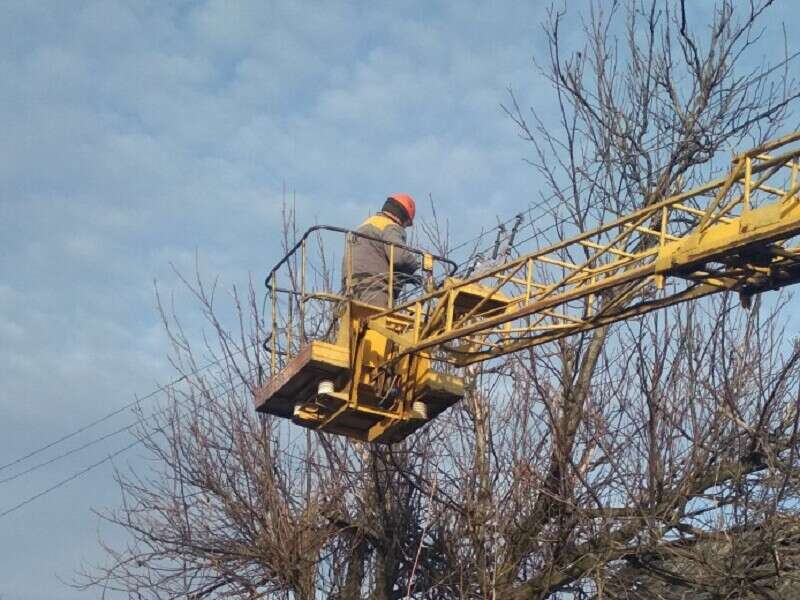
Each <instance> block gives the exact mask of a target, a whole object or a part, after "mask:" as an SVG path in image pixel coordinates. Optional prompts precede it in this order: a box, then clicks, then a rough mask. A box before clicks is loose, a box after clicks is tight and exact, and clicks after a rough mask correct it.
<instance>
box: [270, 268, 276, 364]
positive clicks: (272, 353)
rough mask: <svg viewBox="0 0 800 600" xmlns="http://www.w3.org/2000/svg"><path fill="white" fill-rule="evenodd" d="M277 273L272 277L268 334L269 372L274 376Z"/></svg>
mask: <svg viewBox="0 0 800 600" xmlns="http://www.w3.org/2000/svg"><path fill="white" fill-rule="evenodd" d="M277 280H278V274H277V273H276V274H275V276H274V277H273V278H272V282H271V283H272V294H271V295H272V332H271V335H270V348H271V352H270V357H269V364H270V369H271V371H272V372H271V373H270V376H274V375H275V373H276V372H277V370H278V288H277Z"/></svg>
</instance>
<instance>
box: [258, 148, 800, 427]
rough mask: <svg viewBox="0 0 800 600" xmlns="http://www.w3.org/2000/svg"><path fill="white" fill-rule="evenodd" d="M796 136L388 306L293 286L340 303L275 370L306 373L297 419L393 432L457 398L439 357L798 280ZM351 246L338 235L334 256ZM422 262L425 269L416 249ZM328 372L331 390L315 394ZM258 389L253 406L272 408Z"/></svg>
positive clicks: (465, 356)
mask: <svg viewBox="0 0 800 600" xmlns="http://www.w3.org/2000/svg"><path fill="white" fill-rule="evenodd" d="M798 140H800V132H798V133H795V134H792V135H791V136H786V137H785V138H782V139H781V140H775V141H772V142H768V143H765V144H763V145H762V146H759V147H758V148H754V149H752V150H750V151H747V152H744V153H742V154H740V155H737V156H736V157H734V160H733V161H732V165H731V169H730V172H729V173H728V174H727V175H726V176H724V177H720V178H718V179H715V180H713V181H710V182H708V183H706V184H704V185H701V186H698V187H696V188H694V189H691V190H688V191H685V192H681V193H679V194H675V195H673V196H670V197H667V198H663V199H656V200H655V201H652V202H650V203H649V204H648V205H647V206H646V207H644V208H642V209H640V210H637V211H635V212H633V213H631V214H629V215H624V216H621V217H619V218H617V219H615V220H613V221H612V222H609V223H606V224H604V225H601V226H600V227H597V228H595V229H592V230H587V231H585V232H582V233H580V234H578V235H576V236H574V237H572V238H570V239H566V240H563V241H560V242H558V243H556V244H554V245H552V246H550V247H547V248H542V249H539V250H536V251H534V252H530V253H528V254H524V255H522V256H520V257H519V258H516V259H514V260H509V261H507V262H505V263H503V264H499V265H497V266H494V267H492V268H490V269H488V270H486V271H482V272H480V273H478V274H475V275H473V276H471V277H468V278H465V279H457V278H453V277H446V278H444V279H442V280H441V283H440V284H439V285H438V286H437V287H436V288H435V289H433V291H430V292H427V293H423V294H421V295H418V296H416V297H412V298H411V299H410V300H408V301H407V302H405V303H403V304H399V305H397V306H394V307H390V308H389V309H385V308H382V307H374V306H369V305H365V304H362V303H359V302H356V301H353V300H351V299H349V298H348V297H342V296H339V295H337V294H335V293H332V292H324V291H322V292H308V291H306V290H303V296H302V300H303V301H310V300H311V299H313V298H320V299H321V298H325V299H326V300H331V301H334V300H336V299H339V302H340V303H341V305H342V309H341V310H340V311H339V319H338V325H337V334H336V336H335V339H336V341H335V343H334V344H332V345H329V346H331V347H327V346H320V347H317V346H314V347H313V348H312V350H311V351H309V352H307V353H306V355H308V356H310V357H311V359H308V360H306V362H305V363H303V364H304V365H306V366H300V367H298V366H297V365H294V366H292V363H291V361H290V362H289V363H287V366H286V367H284V371H286V372H288V375H286V377H285V378H288V379H287V381H288V380H291V379H292V377H295V379H297V381H298V382H299V383H297V385H296V386H295V387H296V388H297V389H300V388H301V387H302V385H301V384H302V381H301V380H302V378H303V377H306V378H308V379H309V381H310V382H311V383H309V384H307V385H306V387H305V388H303V391H302V393H301V396H302V397H296V398H294V399H292V401H293V402H294V406H295V408H294V413H293V417H294V419H295V421H296V422H298V423H300V424H301V425H305V426H308V427H314V428H318V429H321V430H324V431H332V432H335V433H342V434H345V435H348V436H350V437H354V438H357V439H361V440H365V441H389V442H391V441H396V440H398V439H402V437H404V436H405V435H407V434H408V433H410V432H411V431H413V430H415V429H416V428H418V427H419V426H421V425H422V424H424V422H426V420H430V418H434V417H435V416H436V415H437V414H439V413H440V412H441V411H443V410H445V409H446V408H447V407H448V406H450V405H452V404H453V403H454V402H456V401H458V399H459V398H460V397H461V396H462V395H463V381H462V380H461V379H460V378H458V377H457V376H454V375H448V374H446V373H444V372H443V371H442V370H437V369H436V368H435V365H436V364H438V363H439V362H445V363H449V364H451V365H456V366H465V365H468V364H472V363H476V362H480V361H485V360H489V359H492V358H495V357H498V356H503V355H505V354H508V353H511V352H517V351H519V350H522V349H524V348H528V347H530V346H535V345H538V344H544V343H547V342H551V341H554V340H557V339H560V338H563V337H566V336H569V335H574V334H576V333H581V332H586V331H590V330H592V329H595V328H597V327H603V326H607V325H610V324H613V323H615V322H618V321H621V320H624V319H629V318H632V317H636V316H639V315H642V314H645V313H648V312H651V311H653V310H657V309H660V308H663V307H667V306H671V305H674V304H677V303H680V302H686V301H689V300H694V299H697V298H701V297H703V296H707V295H709V294H713V293H717V292H720V291H726V290H732V291H736V292H739V293H740V295H741V296H742V299H743V303H745V304H746V303H747V302H749V298H750V297H751V296H752V295H753V294H757V293H759V292H762V291H764V290H769V289H777V288H780V287H783V286H785V285H790V284H793V283H797V282H800V248H792V247H789V244H790V243H791V242H792V239H793V238H794V237H795V236H798V235H800V199H799V198H798V195H797V194H798V191H800V190H799V189H798V185H800V184H798V177H797V171H798V160H799V159H800V148H797V147H790V144H793V143H795V142H797V141H798ZM768 152H769V153H770V154H767V153H768ZM349 244H350V238H349V236H348V244H347V246H348V248H347V257H346V260H345V262H346V263H349V258H350V257H349ZM390 252H391V250H390ZM422 262H423V265H422V266H423V268H424V270H426V271H429V270H430V269H429V267H430V268H432V265H431V264H430V262H431V261H430V260H428V258H427V255H426V256H424V257H423V261H422ZM348 271H349V268H348ZM523 271H524V272H523ZM346 275H347V277H346V279H347V278H349V275H350V273H349V272H348V273H347V274H346ZM432 279H433V278H432V277H431V280H432ZM390 282H391V274H390ZM392 283H393V282H392ZM391 287H392V286H391V284H390V288H391ZM346 288H348V289H349V282H346ZM346 291H347V289H346ZM391 294H392V291H390V303H391V302H393V300H394V298H393V296H392V295H391ZM272 296H273V298H274V297H275V290H274V284H273V289H272ZM345 296H347V294H345ZM273 315H274V313H273ZM273 320H274V319H273ZM314 343H316V342H312V344H314ZM333 347H335V348H336V349H335V350H334V349H333ZM302 352H303V351H302V350H301V354H300V355H302ZM300 355H298V357H299V356H300ZM306 355H303V356H306ZM344 356H346V357H347V360H346V367H342V364H343V357H344ZM312 359H313V360H312ZM273 360H274V356H273ZM303 360H305V359H303ZM315 361H316V362H315ZM300 362H302V361H300ZM291 369H295V370H296V373H294V371H291ZM326 369H327V370H326ZM287 370H288V371H287ZM284 371H282V372H280V373H278V375H277V379H278V380H280V377H281V376H283V375H284ZM328 373H333V375H331V376H332V377H334V376H335V377H334V379H333V380H332V382H333V384H334V391H332V392H329V393H319V392H318V389H317V387H316V384H318V383H319V381H321V380H322V379H321V377H323V376H327V374H328ZM273 379H276V378H273ZM270 385H272V382H269V383H268V385H267V386H265V387H267V388H268V387H269V386H270ZM274 387H275V386H274V385H273V388H274ZM285 388H286V389H295V388H292V387H291V385H290V384H288V383H287V384H286V386H285ZM267 396H268V394H266V393H265V394H262V397H261V398H262V399H261V402H262V404H261V405H260V406H262V407H263V408H262V409H263V410H266V411H267V412H270V406H271V405H270V402H271V400H270V399H269V398H268V397H267ZM273 396H274V397H275V398H277V399H278V400H275V401H274V403H273V404H274V406H275V407H278V406H282V405H281V404H280V401H279V399H280V397H281V396H280V394H278V393H277V392H274V393H273ZM257 397H258V395H257ZM415 402H422V403H423V404H425V406H426V407H427V410H428V412H429V414H428V416H427V418H426V419H423V418H421V417H422V413H420V412H418V411H415V410H414V403H415ZM282 410H283V409H282ZM272 412H274V414H278V413H279V410H278V408H275V409H274V411H272ZM284 412H285V410H284ZM282 416H285V415H282Z"/></svg>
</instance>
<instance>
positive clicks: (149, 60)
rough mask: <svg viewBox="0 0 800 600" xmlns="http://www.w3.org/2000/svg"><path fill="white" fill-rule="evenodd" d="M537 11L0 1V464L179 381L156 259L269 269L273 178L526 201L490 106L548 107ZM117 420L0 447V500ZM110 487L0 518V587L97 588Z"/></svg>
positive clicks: (489, 206)
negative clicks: (92, 583) (512, 99)
mask: <svg viewBox="0 0 800 600" xmlns="http://www.w3.org/2000/svg"><path fill="white" fill-rule="evenodd" d="M569 4H570V7H571V8H570V10H572V11H574V12H573V13H572V14H574V15H576V16H577V14H578V13H577V11H578V10H579V9H580V8H581V7H582V6H583V4H584V3H582V2H575V3H573V2H570V3H569ZM792 6H793V3H791V2H788V0H787V1H786V2H783V3H782V5H781V6H779V7H778V8H777V9H776V10H774V11H773V12H772V13H771V14H770V16H769V18H768V19H767V21H766V22H765V25H766V26H767V28H768V30H769V35H768V36H767V37H766V38H765V42H764V43H763V44H762V46H763V51H764V53H768V52H775V51H780V50H782V41H781V40H780V35H779V34H780V31H781V23H782V22H783V20H784V19H786V21H787V27H788V30H789V31H797V30H798V28H797V25H798V21H799V19H798V17H796V16H794V15H790V12H791V10H792ZM544 10H545V9H544V3H542V2H504V3H499V2H497V3H487V2H466V1H458V2H455V1H453V2H436V3H431V2H422V1H421V2H402V3H400V2H398V3H392V4H391V5H388V3H387V4H386V6H380V7H378V6H377V3H369V2H364V3H349V2H348V3H337V4H334V3H322V2H319V3H317V2H313V3H312V2H288V1H286V2H269V1H266V0H252V1H246V0H242V1H234V0H230V1H223V0H205V1H191V2H190V1H187V0H174V1H171V2H163V1H156V0H129V1H127V2H124V1H121V0H102V1H96V2H92V1H78V0H74V1H66V0H65V1H55V0H53V1H50V2H32V1H30V0H20V1H16V0H0V78H1V79H2V82H3V84H2V91H0V240H1V241H0V244H1V245H0V248H1V249H2V252H0V382H2V386H0V415H2V418H1V419H0V449H1V450H0V464H1V465H7V464H8V463H9V462H12V461H14V460H15V459H17V458H18V457H20V456H22V455H24V454H25V453H26V452H28V451H30V450H32V449H36V448H38V447H40V446H41V445H43V444H46V443H47V442H50V441H52V440H54V439H56V438H58V437H59V436H60V435H62V434H64V433H68V432H70V431H73V430H75V429H76V428H78V427H80V426H82V425H85V424H86V423H88V422H90V421H91V420H93V419H95V418H97V417H99V416H102V415H104V414H106V413H107V412H108V411H110V410H113V409H114V408H116V407H119V406H122V405H124V404H126V403H128V402H130V401H131V400H133V399H134V397H135V396H136V395H138V396H144V395H145V394H147V393H148V392H150V391H151V390H153V388H154V387H156V385H157V384H158V383H159V382H162V383H163V382H166V381H168V380H169V379H170V376H171V373H170V370H169V368H168V365H167V363H166V360H165V356H166V355H167V352H168V347H167V342H166V339H165V336H164V335H163V333H162V331H161V328H160V325H159V322H158V318H157V314H156V312H155V308H154V305H155V302H154V294H153V282H154V280H155V281H157V282H158V285H159V287H160V288H161V289H164V290H171V289H173V288H176V287H178V284H177V281H176V277H175V275H174V273H173V272H172V270H171V268H170V264H171V263H172V264H175V265H176V266H177V268H179V269H182V270H191V268H192V265H193V264H194V261H195V256H197V257H198V258H199V263H200V265H201V270H202V271H203V273H204V274H207V275H208V276H216V275H220V276H221V278H222V283H223V284H225V285H231V284H240V285H241V284H242V283H245V282H246V281H247V279H248V277H249V276H253V278H254V279H256V280H260V279H261V278H262V276H263V273H264V272H265V270H266V269H267V267H268V266H269V265H270V264H271V263H272V262H274V261H275V260H276V259H277V258H278V255H277V252H276V240H277V236H278V234H279V230H280V228H279V221H280V205H281V198H282V194H283V193H284V190H288V191H289V193H290V195H293V196H294V197H296V201H297V211H298V220H299V224H300V226H301V227H306V226H310V225H313V224H314V223H316V222H320V223H332V224H339V225H343V226H351V227H352V226H356V225H357V224H358V222H359V220H360V219H361V218H362V217H363V216H364V215H365V214H367V213H368V212H369V211H370V210H373V211H374V210H375V208H376V207H377V205H378V204H379V203H380V202H381V200H382V198H383V197H385V195H386V193H387V192H390V191H407V192H410V193H412V194H414V195H416V196H418V197H419V198H425V197H427V196H428V195H430V196H431V197H432V198H433V200H434V202H435V203H436V205H437V206H438V207H439V211H440V213H441V214H443V215H446V216H450V218H451V225H452V226H453V231H454V237H455V240H456V241H458V240H459V239H461V238H464V239H466V238H467V237H471V236H473V235H475V234H476V233H478V232H479V231H480V229H481V227H482V226H483V225H484V224H486V223H494V222H496V217H497V216H501V217H507V216H510V215H511V214H513V213H514V212H516V211H518V210H519V209H521V208H524V207H525V206H526V205H527V203H528V201H529V200H531V199H533V197H534V196H535V195H536V194H537V192H538V191H539V189H540V188H539V184H538V182H537V179H536V175H535V172H534V171H533V170H532V169H531V168H530V167H529V166H526V164H525V163H524V161H523V160H522V159H523V157H524V156H525V154H526V152H527V151H528V149H527V148H526V147H525V145H524V143H523V142H522V141H521V140H519V139H518V138H517V136H516V133H515V130H514V127H513V124H512V123H511V122H510V121H509V120H508V119H507V118H506V117H505V116H504V114H503V112H502V111H501V109H500V106H499V105H500V103H501V102H503V101H505V99H506V98H507V96H506V94H507V91H506V90H507V88H508V87H509V86H512V87H513V88H514V89H515V90H516V91H517V93H518V95H519V97H520V99H521V100H522V102H523V103H524V104H526V105H529V104H533V103H535V104H536V105H537V106H538V107H539V108H541V109H543V110H544V111H546V110H547V107H548V105H549V98H548V93H549V92H548V90H547V89H546V87H545V86H544V85H543V84H542V81H541V80H540V79H539V78H538V76H537V73H536V71H535V69H534V68H533V65H532V60H531V59H532V57H533V56H534V55H537V54H538V55H539V56H543V51H544V44H543V39H542V35H541V29H540V22H541V20H542V18H543V15H544ZM570 23H571V24H572V29H570V30H569V31H567V32H566V35H567V41H568V42H574V43H575V44H576V45H577V44H578V43H579V42H580V40H581V31H580V28H579V27H578V26H577V19H572V20H571V21H570ZM773 44H774V45H775V47H772V45H773ZM576 47H577V46H576ZM422 212H423V214H425V213H427V212H429V211H428V209H427V208H425V207H423V209H422ZM189 319H191V316H189ZM130 419H131V416H130V414H129V413H123V414H121V415H119V416H118V417H117V418H116V419H112V420H109V421H108V422H105V423H103V424H102V426H100V427H97V428H93V429H92V430H90V431H88V432H86V434H85V435H82V436H77V437H76V438H73V439H71V440H69V441H68V442H67V443H65V444H62V445H59V446H57V447H55V448H53V449H51V450H50V451H48V452H43V453H41V454H39V455H37V456H36V457H33V458H31V459H30V460H27V461H24V462H21V463H19V464H15V465H13V466H11V467H4V466H3V467H0V512H3V511H4V510H6V509H8V508H10V507H13V506H15V505H16V504H17V503H19V502H20V501H22V500H24V499H25V498H28V497H30V496H31V495H33V494H36V493H37V492H40V491H42V490H44V489H46V488H47V487H49V486H51V485H53V484H54V483H56V482H58V481H59V480H61V479H63V478H64V477H68V476H70V475H71V474H73V473H75V472H77V471H80V470H81V469H83V468H85V467H87V466H88V465H91V464H92V463H94V462H97V461H99V460H102V459H103V457H104V456H107V455H108V454H109V453H110V452H113V451H114V450H116V449H117V448H120V447H121V446H124V445H125V444H127V443H128V441H129V440H128V439H127V438H124V437H121V436H116V437H113V438H111V439H109V440H108V441H107V443H104V444H98V445H96V446H93V447H91V448H90V449H87V451H85V452H79V453H76V454H74V455H73V456H70V457H69V458H68V459H66V460H62V461H58V462H55V463H53V464H51V465H48V466H45V467H44V468H40V469H37V470H35V471H33V472H31V473H28V474H25V475H23V476H19V477H16V478H14V479H11V478H12V477H13V476H14V475H15V474H19V473H20V472H22V471H24V470H25V469H27V468H30V467H32V466H35V465H36V464H37V463H38V462H41V461H46V460H48V459H50V458H51V457H53V456H55V455H57V454H59V453H60V452H64V451H68V450H69V449H70V448H73V447H75V446H78V445H80V444H81V443H84V442H86V441H88V440H91V439H93V438H94V437H97V436H98V435H103V434H104V433H106V432H108V431H112V430H113V429H115V428H117V427H120V426H123V425H125V424H126V423H128V422H130ZM129 457H130V458H129ZM120 460H121V463H122V464H124V462H125V461H126V460H135V450H134V451H132V452H131V453H130V454H129V455H128V454H126V455H123V457H122V458H121V459H120ZM118 462H120V461H118ZM117 499H118V498H117V494H116V491H115V488H114V484H113V481H112V479H111V468H110V466H109V465H108V464H106V465H104V466H103V467H101V468H98V469H95V470H93V471H91V472H90V473H88V474H87V475H86V476H84V477H81V478H80V479H78V480H76V481H74V482H72V483H71V484H69V485H66V486H64V487H62V488H60V489H58V490H56V491H54V492H52V493H49V494H47V495H44V496H42V497H41V498H39V499H38V500H36V501H34V502H32V503H30V504H29V505H27V506H25V507H24V508H22V509H20V510H17V511H15V512H14V513H12V514H9V515H7V516H5V517H0V540H2V544H0V596H2V598H3V600H34V599H42V600H44V599H45V598H47V599H50V598H65V599H72V598H83V597H86V596H85V595H82V594H80V593H78V592H76V591H74V590H71V589H70V588H67V587H66V586H65V585H64V584H63V583H62V580H69V579H70V578H71V577H72V573H73V571H74V570H75V569H76V568H77V567H79V565H80V563H81V561H87V562H90V563H91V562H97V561H98V560H99V558H100V556H101V554H100V551H99V549H98V546H97V543H96V537H97V533H98V528H99V527H100V524H99V522H98V519H97V518H96V517H95V516H94V515H93V514H92V513H91V512H90V508H92V507H94V508H103V507H108V506H114V505H115V504H116V502H117ZM90 596H91V597H95V596H96V594H90Z"/></svg>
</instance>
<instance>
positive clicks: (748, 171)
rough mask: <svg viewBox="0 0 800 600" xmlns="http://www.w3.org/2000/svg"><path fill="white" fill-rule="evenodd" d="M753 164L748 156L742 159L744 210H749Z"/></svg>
mask: <svg viewBox="0 0 800 600" xmlns="http://www.w3.org/2000/svg"><path fill="white" fill-rule="evenodd" d="M752 170H753V162H752V159H751V158H750V157H749V156H748V157H747V158H745V159H744V210H750V185H751V183H750V180H751V178H752V173H753V171H752Z"/></svg>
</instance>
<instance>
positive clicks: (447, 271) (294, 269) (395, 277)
mask: <svg viewBox="0 0 800 600" xmlns="http://www.w3.org/2000/svg"><path fill="white" fill-rule="evenodd" d="M357 239H363V240H366V241H368V242H371V243H373V244H381V245H383V246H385V250H386V255H387V264H388V271H387V272H386V273H375V274H372V275H373V277H374V281H373V282H372V285H374V287H375V289H376V290H377V291H382V292H385V294H386V303H385V305H384V304H381V305H380V307H381V308H385V309H387V310H391V309H392V308H393V307H394V306H396V305H397V302H398V300H401V301H403V302H405V301H407V300H408V294H405V295H403V296H400V297H398V296H399V294H398V292H399V290H401V289H402V287H403V285H404V284H407V283H410V282H412V281H413V282H415V283H416V282H418V281H420V280H419V279H417V278H410V277H408V276H407V275H406V274H405V273H403V272H400V271H398V270H397V269H396V268H395V265H394V258H395V253H396V251H397V250H403V251H407V252H410V253H412V254H414V255H415V256H417V257H418V259H419V267H420V269H421V271H422V274H423V277H422V278H421V283H422V284H423V285H422V286H419V285H416V286H415V287H414V289H412V290H411V293H412V294H413V293H415V292H420V293H422V292H423V291H428V292H429V291H432V290H433V289H434V287H435V284H434V282H435V281H436V280H441V279H444V278H445V277H448V276H451V275H453V274H454V273H455V272H456V270H457V269H458V265H457V264H456V263H455V262H454V261H452V260H450V259H449V258H447V257H444V256H438V255H435V254H431V253H429V252H425V251H424V250H420V249H418V248H413V247H411V246H408V245H406V244H395V243H389V242H386V241H385V240H382V239H380V238H377V237H374V236H371V235H367V234H364V233H360V232H357V231H353V230H350V229H345V228H343V227H335V226H331V225H316V226H314V227H311V228H309V229H308V230H307V231H306V232H305V233H303V235H302V236H301V237H300V238H299V239H298V240H297V241H296V243H295V244H294V245H293V246H292V247H291V248H290V249H289V251H288V252H287V253H286V254H285V255H284V256H283V257H282V258H281V259H280V260H279V261H278V262H277V263H276V264H275V266H274V267H273V268H272V269H271V270H270V271H269V273H268V274H267V276H266V278H265V280H264V285H265V287H266V288H267V294H268V298H269V301H270V308H269V311H268V314H269V318H270V321H271V333H270V335H269V337H268V338H267V340H266V341H265V342H264V349H265V350H266V351H267V352H269V354H270V368H271V371H272V372H271V375H274V374H275V373H277V371H279V370H280V369H281V368H282V366H283V364H285V362H286V361H287V360H288V359H289V358H291V357H292V356H294V355H295V354H296V352H297V350H299V348H300V347H301V346H302V345H304V344H305V343H306V342H308V341H310V340H330V339H331V337H332V336H333V335H334V334H335V327H336V321H337V318H338V313H339V306H340V305H341V303H343V302H346V301H348V300H350V299H353V298H355V297H358V295H359V294H360V295H361V297H363V296H365V295H366V296H368V295H369V294H368V293H367V294H365V292H370V282H369V281H367V282H364V281H361V282H360V285H359V289H358V290H356V289H354V287H355V286H354V275H355V274H354V273H353V260H352V259H353V250H352V249H353V245H354V242H355V240H357ZM337 250H339V251H341V252H342V255H341V262H340V261H339V260H337ZM380 295H381V294H379V296H380Z"/></svg>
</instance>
